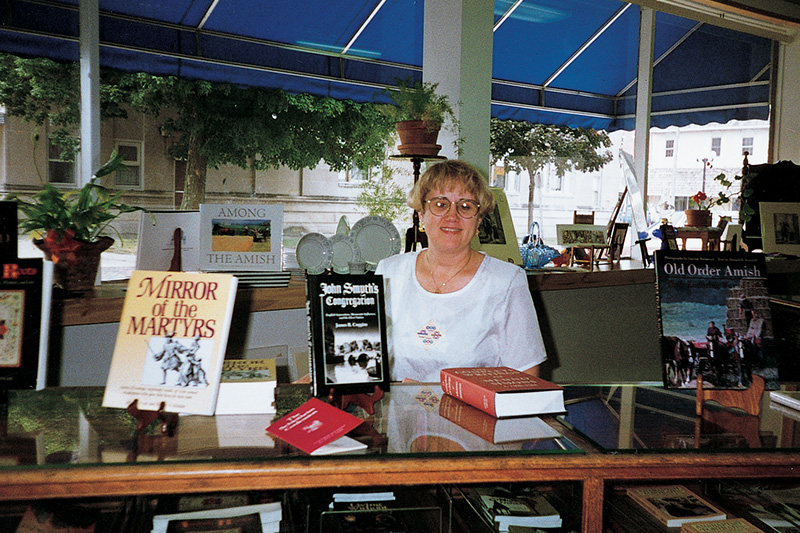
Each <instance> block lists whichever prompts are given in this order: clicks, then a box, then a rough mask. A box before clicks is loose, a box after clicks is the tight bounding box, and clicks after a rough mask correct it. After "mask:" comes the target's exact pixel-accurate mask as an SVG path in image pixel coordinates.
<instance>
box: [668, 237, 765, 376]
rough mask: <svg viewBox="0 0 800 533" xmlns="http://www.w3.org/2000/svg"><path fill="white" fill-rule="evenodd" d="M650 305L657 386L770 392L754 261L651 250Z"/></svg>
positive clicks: (761, 285) (751, 256) (745, 256)
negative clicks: (759, 380) (761, 386)
mask: <svg viewBox="0 0 800 533" xmlns="http://www.w3.org/2000/svg"><path fill="white" fill-rule="evenodd" d="M655 268H656V302H657V308H658V323H659V329H660V342H661V356H662V367H661V368H662V371H663V378H664V386H665V387H668V388H685V389H693V388H695V387H696V386H697V375H698V374H702V376H703V382H704V384H705V386H707V387H713V388H722V389H746V388H747V387H749V386H750V384H751V383H752V375H753V374H757V375H760V376H761V377H763V378H764V381H765V383H766V386H767V388H769V389H774V388H777V387H778V381H777V378H778V376H777V361H776V358H775V350H774V344H775V335H774V332H773V326H772V313H771V309H770V298H769V294H768V290H767V278H766V267H765V261H764V257H763V255H762V254H756V253H739V252H702V251H671V250H658V251H656V253H655Z"/></svg>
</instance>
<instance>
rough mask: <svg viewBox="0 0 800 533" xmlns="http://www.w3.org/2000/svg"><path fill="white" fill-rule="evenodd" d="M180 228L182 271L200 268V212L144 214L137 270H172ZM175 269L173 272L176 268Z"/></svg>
mask: <svg viewBox="0 0 800 533" xmlns="http://www.w3.org/2000/svg"><path fill="white" fill-rule="evenodd" d="M177 229H180V230H181V233H180V236H179V244H180V251H181V254H180V260H181V265H180V270H182V271H184V272H191V271H194V270H199V268H200V258H199V255H200V211H158V210H151V211H149V212H147V213H141V216H140V219H139V240H138V246H137V248H136V270H170V266H172V264H173V258H174V257H175V230H177ZM173 270H174V269H173Z"/></svg>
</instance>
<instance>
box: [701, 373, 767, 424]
mask: <svg viewBox="0 0 800 533" xmlns="http://www.w3.org/2000/svg"><path fill="white" fill-rule="evenodd" d="M764 388H765V383H764V378H762V377H761V376H758V375H755V374H753V383H752V385H750V388H748V389H745V390H731V389H714V390H709V389H704V388H703V376H702V374H697V404H696V409H695V411H696V414H697V416H703V402H704V401H713V402H717V403H718V404H720V405H722V406H724V407H735V408H737V409H741V410H742V411H744V412H746V413H747V414H750V415H753V416H758V415H759V414H760V413H761V396H762V395H763V394H764Z"/></svg>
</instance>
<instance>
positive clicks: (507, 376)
mask: <svg viewBox="0 0 800 533" xmlns="http://www.w3.org/2000/svg"><path fill="white" fill-rule="evenodd" d="M441 384H442V391H443V392H444V393H445V394H449V395H450V396H455V397H456V398H458V399H459V400H463V401H465V402H466V403H468V404H470V405H472V406H473V407H477V408H478V409H480V410H482V411H485V412H487V413H489V414H490V415H492V416H496V417H498V418H503V417H507V416H528V415H541V414H546V413H563V412H564V411H566V408H565V407H564V390H563V388H562V387H561V386H559V385H556V384H555V383H551V382H549V381H547V380H544V379H542V378H538V377H534V376H531V375H530V374H526V373H524V372H520V371H519V370H515V369H513V368H508V367H505V366H499V367H485V368H484V367H466V368H445V369H443V370H442V371H441Z"/></svg>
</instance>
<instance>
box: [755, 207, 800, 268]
mask: <svg viewBox="0 0 800 533" xmlns="http://www.w3.org/2000/svg"><path fill="white" fill-rule="evenodd" d="M758 205H759V211H760V217H761V247H762V249H763V251H764V252H775V253H782V254H787V255H800V203H798V202H761V203H759V204H758Z"/></svg>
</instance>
